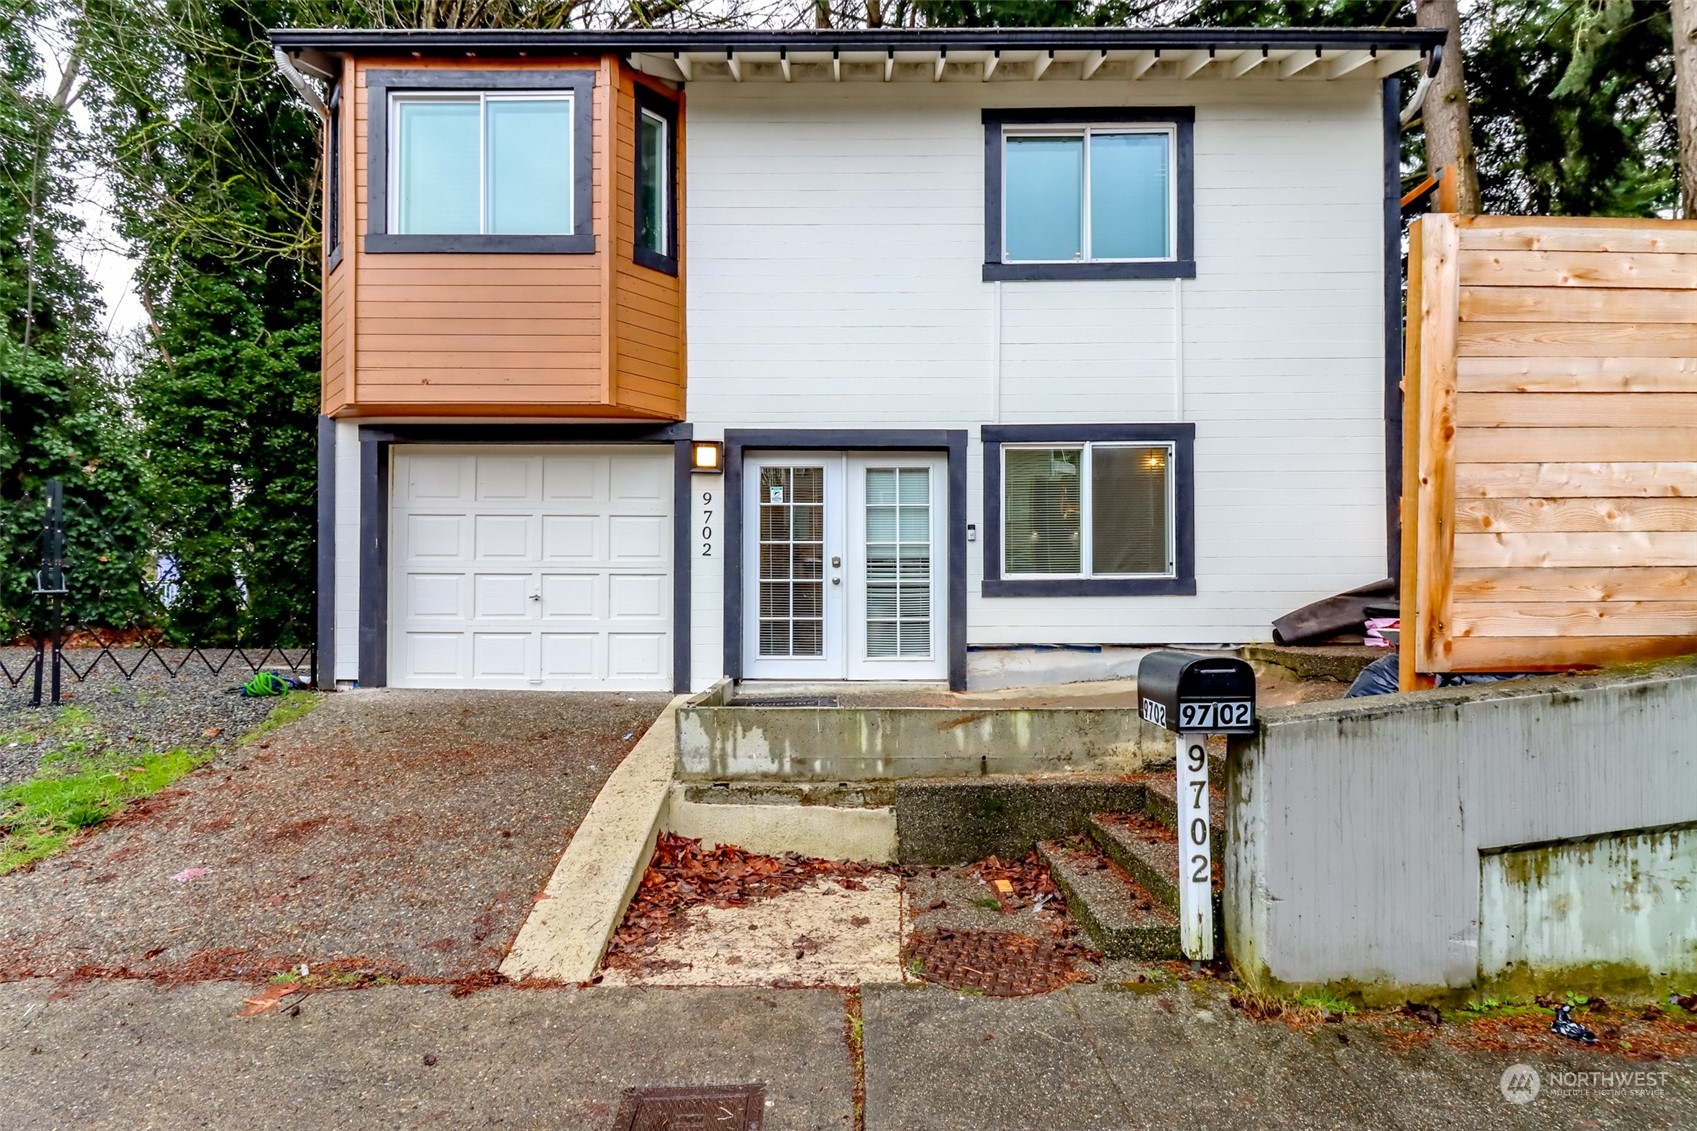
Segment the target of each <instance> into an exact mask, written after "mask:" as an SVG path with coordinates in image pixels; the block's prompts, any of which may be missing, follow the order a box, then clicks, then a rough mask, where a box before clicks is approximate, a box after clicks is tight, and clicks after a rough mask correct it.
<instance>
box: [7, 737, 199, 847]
mask: <svg viewBox="0 0 1697 1131" xmlns="http://www.w3.org/2000/svg"><path fill="white" fill-rule="evenodd" d="M211 757H212V755H211V754H210V753H205V752H198V751H191V750H170V751H166V752H165V753H163V754H134V755H123V754H110V755H107V756H105V757H101V758H94V759H90V760H88V761H86V762H84V763H83V764H81V765H79V766H76V767H75V768H63V766H64V759H63V758H60V759H56V760H55V764H54V765H52V766H44V767H43V768H42V769H41V770H40V771H38V772H37V773H36V775H35V776H34V777H33V778H31V779H30V780H29V781H26V782H23V783H21V784H19V785H13V786H7V787H6V788H5V789H0V875H5V874H6V873H8V872H14V871H17V870H18V869H19V868H24V867H27V866H29V865H31V864H34V863H35V862H36V861H37V860H45V859H46V858H47V857H49V856H52V855H53V854H54V853H56V852H58V851H60V850H61V849H63V848H64V847H65V846H66V845H67V844H69V843H70V842H71V838H72V837H73V836H75V835H76V834H77V833H78V832H80V831H82V830H83V829H87V828H92V827H94V826H95V825H98V824H100V823H101V822H102V821H106V820H109V819H110V818H112V817H113V816H116V815H117V814H118V813H120V812H122V811H123V808H124V806H125V805H127V804H128V803H129V802H131V801H134V800H136V799H137V798H141V797H146V796H148V795H149V794H152V793H157V792H159V791H160V790H161V789H164V788H165V787H166V786H168V785H170V784H171V783H172V782H174V781H176V780H177V779H178V778H180V777H182V776H183V775H184V774H186V773H188V772H189V771H190V770H192V769H194V768H195V767H196V766H199V765H201V764H202V763H203V762H205V761H207V759H209V758H211Z"/></svg>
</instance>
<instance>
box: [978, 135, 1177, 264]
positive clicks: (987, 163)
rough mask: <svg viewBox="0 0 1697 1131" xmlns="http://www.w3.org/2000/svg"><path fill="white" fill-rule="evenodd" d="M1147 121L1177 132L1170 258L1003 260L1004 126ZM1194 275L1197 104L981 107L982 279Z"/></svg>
mask: <svg viewBox="0 0 1697 1131" xmlns="http://www.w3.org/2000/svg"><path fill="white" fill-rule="evenodd" d="M1125 122H1151V123H1155V124H1161V125H1171V126H1173V127H1174V130H1175V132H1176V134H1177V137H1176V139H1175V148H1176V149H1177V152H1176V153H1175V154H1174V163H1175V164H1176V165H1177V179H1178V185H1177V189H1176V191H1175V192H1174V194H1173V196H1174V199H1175V202H1176V207H1177V209H1178V224H1177V227H1178V246H1177V247H1175V248H1174V249H1173V251H1174V257H1173V258H1172V259H1165V260H1159V261H1146V262H1139V263H1004V262H1002V134H1003V128H1004V127H1006V126H1032V125H1050V124H1059V123H1066V124H1069V125H1070V124H1073V123H1079V124H1083V125H1098V124H1100V125H1116V124H1120V123H1125ZM1194 278H1196V108H1195V107H1194V106H1074V107H1067V108H1062V109H1057V110H1024V109H1020V110H985V111H984V281H985V282H987V283H988V282H994V281H996V280H1010V281H1013V280H1030V279H1194Z"/></svg>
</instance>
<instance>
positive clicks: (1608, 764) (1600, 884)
mask: <svg viewBox="0 0 1697 1131" xmlns="http://www.w3.org/2000/svg"><path fill="white" fill-rule="evenodd" d="M1227 798H1228V814H1229V816H1228V820H1229V822H1230V836H1229V838H1228V841H1227V852H1226V899H1225V917H1226V923H1225V929H1226V940H1227V947H1228V951H1229V953H1230V954H1231V956H1232V960H1233V962H1234V963H1235V964H1236V965H1237V967H1238V969H1239V972H1240V973H1241V974H1242V975H1243V976H1244V977H1245V978H1246V979H1247V980H1249V981H1250V982H1251V983H1253V984H1257V985H1261V986H1263V987H1266V988H1278V987H1291V986H1296V985H1302V986H1313V985H1320V984H1330V985H1332V986H1334V987H1337V988H1343V989H1354V990H1359V991H1360V992H1361V993H1362V995H1363V996H1364V997H1366V998H1368V999H1370V1000H1372V999H1378V1000H1398V1001H1400V1000H1402V999H1403V998H1405V997H1408V996H1427V997H1432V998H1440V997H1446V996H1447V997H1455V996H1458V995H1461V994H1464V993H1465V992H1467V991H1469V990H1471V989H1472V988H1474V987H1476V986H1480V985H1484V984H1491V983H1493V982H1498V981H1508V982H1512V983H1513V984H1516V985H1519V986H1521V987H1523V988H1531V987H1533V986H1536V985H1540V984H1548V985H1551V987H1552V988H1574V989H1582V988H1593V989H1598V990H1602V989H1605V988H1612V989H1615V990H1617V991H1618V990H1620V989H1622V988H1632V987H1648V986H1651V985H1653V984H1655V983H1658V982H1660V981H1663V980H1666V979H1668V978H1669V977H1670V976H1672V975H1675V974H1678V973H1681V972H1683V973H1685V974H1687V975H1689V974H1691V973H1697V949H1694V948H1693V943H1694V941H1697V918H1694V914H1697V877H1691V876H1687V877H1685V878H1684V882H1683V883H1681V882H1679V877H1678V876H1677V875H1676V872H1677V870H1678V868H1679V866H1680V865H1679V861H1680V860H1681V859H1683V858H1684V855H1689V841H1688V840H1681V839H1679V838H1669V837H1666V836H1662V837H1659V838H1653V839H1652V841H1650V842H1646V841H1645V840H1644V838H1645V837H1646V836H1647V835H1649V834H1652V833H1665V832H1667V830H1668V829H1669V827H1670V826H1680V825H1685V824H1689V823H1691V822H1694V821H1697V663H1692V662H1690V661H1685V662H1680V663H1676V664H1670V665H1663V666H1660V667H1645V668H1637V669H1628V670H1624V671H1620V672H1615V673H1606V674H1602V675H1598V676H1594V677H1585V678H1580V679H1576V678H1566V679H1560V680H1552V679H1540V680H1528V681H1524V682H1514V683H1504V684H1495V685H1485V686H1481V687H1473V688H1465V689H1460V690H1443V691H1428V692H1418V693H1413V694H1408V695H1398V696H1386V697H1383V698H1378V699H1365V700H1354V701H1350V702H1349V703H1346V704H1338V703H1326V704H1313V705H1309V706H1302V707H1290V708H1280V709H1273V710H1269V711H1267V712H1266V714H1265V716H1264V721H1263V727H1262V731H1261V733H1260V735H1258V736H1256V737H1253V738H1247V739H1240V740H1234V741H1233V744H1232V749H1231V755H1230V758H1229V761H1228V767H1227ZM1586 841H1591V842H1595V847H1596V850H1594V851H1584V852H1575V851H1572V850H1571V848H1572V846H1573V845H1574V844H1575V843H1577V842H1586ZM1509 850H1512V851H1515V852H1516V853H1517V856H1516V858H1515V860H1514V861H1512V862H1511V864H1512V866H1511V867H1510V868H1508V869H1507V870H1506V871H1505V869H1504V868H1503V867H1501V866H1500V862H1497V863H1498V866H1497V867H1496V868H1495V869H1494V870H1490V869H1488V866H1487V864H1486V863H1484V862H1483V860H1484V857H1486V856H1494V855H1499V854H1502V853H1504V852H1505V851H1509ZM1682 854H1684V855H1682ZM1664 857H1665V860H1664V859H1663V858H1664ZM1499 873H1501V874H1502V875H1507V876H1511V878H1512V879H1513V880H1514V882H1515V887H1514V890H1513V891H1512V892H1510V893H1509V894H1508V895H1506V896H1505V894H1504V891H1505V889H1504V884H1503V882H1502V881H1500V880H1498V881H1494V889H1493V890H1494V891H1495V892H1496V895H1495V896H1494V897H1493V899H1492V900H1491V901H1490V903H1489V905H1488V907H1487V912H1486V914H1487V915H1488V916H1489V918H1488V919H1487V920H1486V921H1484V922H1483V923H1482V916H1481V905H1482V877H1483V876H1485V875H1487V874H1490V875H1493V876H1496V875H1498V874H1499ZM1646 878H1647V879H1648V880H1652V881H1654V884H1655V885H1656V886H1655V891H1654V893H1653V896H1651V895H1650V893H1649V889H1648V888H1641V887H1640V886H1638V885H1639V881H1640V880H1641V879H1646ZM1563 887H1565V888H1567V889H1570V890H1571V889H1574V888H1577V889H1581V890H1583V891H1584V892H1585V893H1586V896H1585V898H1586V899H1587V901H1588V903H1587V906H1586V907H1585V908H1584V916H1583V920H1582V921H1581V922H1580V923H1578V924H1577V925H1575V926H1572V927H1571V928H1570V929H1567V930H1563V931H1556V932H1551V933H1550V934H1549V935H1548V937H1547V942H1546V941H1540V938H1539V937H1538V936H1537V935H1535V934H1532V933H1529V932H1528V931H1527V929H1526V927H1525V925H1524V924H1525V921H1526V919H1527V913H1526V904H1527V900H1528V899H1531V900H1532V903H1533V906H1534V914H1533V918H1534V919H1536V920H1539V921H1542V920H1544V919H1547V918H1549V917H1552V916H1565V915H1568V914H1570V913H1573V914H1577V909H1576V908H1574V907H1572V906H1571V904H1564V903H1563V901H1562V900H1561V899H1560V898H1559V897H1560V896H1561V894H1562V891H1561V890H1560V889H1561V888H1563ZM1536 889H1547V890H1544V891H1543V892H1542V894H1539V895H1529V894H1528V892H1529V891H1533V890H1536ZM1641 897H1642V898H1641ZM1645 898H1651V899H1652V901H1653V904H1654V905H1653V907H1649V906H1648V905H1647V904H1646V903H1645V901H1644V900H1645ZM1611 904H1612V906H1611ZM1647 907H1648V910H1647ZM1515 916H1519V918H1518V919H1516V918H1515ZM1517 922H1518V923H1520V924H1521V925H1520V926H1517V925H1516V924H1517ZM1482 934H1483V935H1485V936H1487V937H1488V938H1490V939H1491V940H1492V942H1491V950H1492V954H1493V957H1492V959H1491V963H1492V966H1491V968H1490V969H1488V970H1482V969H1481V955H1480V940H1481V935H1482Z"/></svg>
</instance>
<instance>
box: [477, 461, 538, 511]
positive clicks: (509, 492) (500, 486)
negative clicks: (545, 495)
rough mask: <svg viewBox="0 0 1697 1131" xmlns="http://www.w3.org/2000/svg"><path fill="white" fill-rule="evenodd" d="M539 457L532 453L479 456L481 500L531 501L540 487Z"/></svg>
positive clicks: (478, 498)
mask: <svg viewBox="0 0 1697 1131" xmlns="http://www.w3.org/2000/svg"><path fill="white" fill-rule="evenodd" d="M535 462H536V461H535V460H534V459H532V458H530V457H528V456H509V457H502V456H478V457H477V501H478V502H480V503H493V502H505V503H516V502H531V501H532V500H533V499H534V498H535V495H534V494H533V491H535V489H536V487H537V486H539V485H538V484H535V483H533V482H532V480H534V479H535V478H536V470H537V469H536V468H535V467H534V464H535Z"/></svg>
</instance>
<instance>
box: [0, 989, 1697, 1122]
mask: <svg viewBox="0 0 1697 1131" xmlns="http://www.w3.org/2000/svg"><path fill="white" fill-rule="evenodd" d="M254 993H255V987H254V986H251V985H243V984H236V983H200V984H195V985H188V986H182V987H178V988H175V989H161V988H158V987H156V986H155V985H153V984H152V983H147V982H136V981H106V982H84V983H78V984H70V985H64V986H61V985H59V984H56V983H53V982H48V981H40V980H37V981H27V982H13V983H6V984H0V1126H4V1127H6V1128H8V1129H12V1128H38V1127H39V1128H54V1127H76V1128H79V1131H80V1129H94V1128H138V1127H148V1128H154V1127H157V1128H174V1127H188V1126H208V1127H241V1128H271V1127H276V1128H285V1127H286V1128H289V1129H291V1131H311V1129H316V1128H327V1129H328V1128H337V1129H340V1128H366V1127H373V1128H377V1127H383V1128H387V1127H417V1126H426V1125H430V1126H443V1127H467V1126H492V1127H560V1128H584V1129H589V1131H600V1129H606V1128H609V1127H610V1126H611V1123H612V1118H613V1113H614V1111H615V1109H616V1107H617V1105H618V1100H619V1095H620V1092H621V1090H622V1089H623V1088H624V1087H626V1086H628V1085H631V1084H636V1083H644V1084H648V1083H655V1084H690V1083H735V1082H745V1081H763V1082H764V1083H765V1085H766V1097H767V1099H768V1101H769V1105H768V1107H767V1109H766V1110H767V1120H766V1127H767V1128H768V1129H769V1131H789V1129H814V1128H817V1129H823V1128H836V1129H843V1131H855V1129H856V1126H857V1124H856V1110H855V1091H856V1084H857V1081H858V1080H863V1082H864V1088H865V1108H864V1126H865V1127H866V1128H867V1129H868V1131H886V1129H895V1128H904V1129H906V1128H911V1129H914V1131H920V1129H923V1131H954V1129H960V1131H968V1129H970V1131H996V1129H1002V1128H1006V1129H1015V1128H1019V1129H1023V1128H1141V1127H1163V1128H1210V1129H1212V1128H1236V1127H1242V1128H1245V1129H1250V1128H1253V1129H1256V1131H1260V1129H1264V1128H1314V1127H1339V1128H1343V1127H1351V1128H1353V1127H1392V1128H1404V1127H1406V1128H1434V1129H1438V1128H1443V1129H1446V1131H1448V1129H1459V1131H1465V1129H1471V1128H1496V1127H1524V1128H1528V1129H1531V1128H1537V1129H1539V1131H1542V1129H1545V1128H1554V1127H1574V1126H1584V1127H1595V1128H1610V1127H1622V1128H1627V1127H1630V1128H1663V1127H1665V1128H1675V1127H1691V1126H1697V1065H1694V1064H1690V1063H1678V1064H1670V1063H1665V1062H1664V1063H1660V1064H1655V1063H1651V1064H1642V1063H1640V1064H1628V1063H1627V1062H1624V1061H1621V1060H1618V1059H1615V1058H1612V1057H1609V1056H1606V1055H1603V1054H1599V1053H1596V1052H1594V1051H1590V1050H1586V1049H1583V1048H1579V1047H1577V1046H1563V1045H1560V1044H1557V1043H1556V1041H1555V1039H1554V1038H1551V1039H1550V1040H1549V1041H1548V1042H1545V1043H1544V1044H1541V1045H1538V1046H1537V1047H1533V1048H1530V1049H1523V1050H1520V1051H1516V1052H1486V1051H1475V1050H1464V1049H1461V1048H1457V1047H1453V1046H1451V1045H1450V1044H1448V1043H1447V1042H1445V1041H1444V1040H1443V1039H1442V1037H1440V1038H1439V1039H1437V1040H1434V1041H1431V1042H1430V1043H1426V1044H1424V1045H1416V1046H1415V1047H1413V1048H1411V1049H1401V1050H1399V1049H1396V1048H1393V1047H1392V1045H1391V1044H1390V1042H1389V1041H1388V1040H1387V1039H1386V1037H1385V1035H1384V1034H1383V1033H1381V1032H1379V1031H1378V1030H1375V1029H1373V1028H1371V1027H1369V1026H1366V1025H1358V1024H1354V1023H1344V1024H1341V1025H1324V1026H1320V1027H1317V1028H1314V1029H1309V1030H1305V1031H1297V1030H1291V1029H1287V1028H1285V1027H1284V1026H1282V1025H1279V1024H1276V1023H1261V1024H1257V1023H1254V1022H1250V1021H1247V1020H1245V1019H1243V1018H1241V1017H1239V1016H1237V1015H1236V1014H1235V1013H1233V1012H1232V1011H1231V1010H1230V1009H1229V1008H1228V1007H1225V1006H1224V1005H1223V1003H1221V1002H1219V1001H1218V1000H1217V999H1215V998H1212V997H1210V996H1207V995H1206V994H1198V993H1196V992H1193V990H1192V989H1191V988H1190V987H1188V986H1185V985H1177V986H1171V987H1168V988H1164V989H1162V990H1160V991H1158V992H1153V993H1146V994H1145V993H1128V992H1114V991H1112V990H1108V989H1103V988H1099V987H1094V986H1086V987H1078V988H1075V989H1072V990H1069V991H1063V992H1060V993H1055V994H1050V995H1048V996H1045V997H1037V998H1026V999H1021V1000H1016V1001H1001V1000H989V999H984V998H976V997H971V996H965V995H960V994H955V993H952V992H950V991H947V990H942V989H937V988H935V987H924V988H900V987H894V986H890V987H881V986H873V987H868V988H866V989H865V990H864V991H863V993H862V995H861V1001H860V1006H861V1010H862V1013H863V1018H864V1027H863V1033H864V1037H863V1040H864V1044H863V1050H864V1067H863V1069H861V1068H859V1067H857V1063H856V1059H857V1058H856V1056H855V1055H854V1043H853V1040H852V1037H851V1034H852V1032H853V1026H852V1024H851V1019H850V1018H851V1007H852V998H850V997H848V996H846V995H845V994H844V993H842V992H840V991H837V990H772V989H648V990H642V989H608V988H591V989H586V990H572V989H564V990H510V989H496V990H490V991H486V992H484V993H480V994H476V995H473V996H471V997H467V998H463V999H457V1000H456V999H453V998H451V997H449V996H448V994H447V993H446V992H445V990H444V988H443V987H440V986H433V987H419V986H390V987H383V988H377V989H367V990H357V991H346V992H321V993H318V994H315V995H313V996H309V997H307V998H306V999H305V1000H304V1001H302V1002H301V1008H300V1012H299V1014H298V1015H296V1016H290V1015H289V1014H288V1013H286V1012H283V1011H271V1012H266V1013H263V1014H260V1015H258V1016H255V1017H249V1018H238V1017H237V1016H236V1014H237V1011H238V1010H240V1009H241V1008H242V1003H243V999H244V998H247V997H251V996H253V995H254ZM1522 1062H1523V1063H1528V1064H1531V1065H1532V1066H1533V1067H1535V1068H1536V1069H1538V1070H1540V1071H1541V1072H1543V1073H1544V1080H1545V1084H1544V1089H1543V1092H1542V1094H1540V1095H1539V1096H1538V1097H1537V1098H1536V1099H1534V1100H1532V1101H1531V1102H1530V1103H1527V1104H1525V1105H1522V1106H1515V1105H1511V1104H1509V1103H1508V1102H1507V1101H1505V1100H1504V1099H1503V1096H1502V1094H1501V1093H1500V1092H1499V1090H1498V1083H1499V1080H1500V1079H1501V1077H1502V1074H1503V1071H1504V1069H1505V1068H1507V1067H1509V1066H1510V1065H1513V1064H1515V1063H1522ZM1640 1069H1647V1070H1651V1071H1665V1072H1666V1077H1665V1079H1664V1080H1662V1081H1659V1082H1656V1083H1654V1084H1651V1085H1649V1086H1647V1087H1644V1088H1643V1090H1642V1092H1641V1093H1640V1094H1629V1090H1628V1089H1625V1088H1620V1087H1613V1088H1611V1087H1607V1086H1604V1087H1601V1088H1594V1089H1591V1090H1588V1091H1584V1092H1582V1093H1581V1094H1578V1095H1555V1094H1553V1093H1554V1092H1555V1091H1556V1090H1558V1088H1559V1085H1560V1081H1559V1080H1558V1079H1557V1078H1556V1077H1555V1076H1554V1075H1552V1074H1553V1073H1554V1072H1556V1071H1573V1072H1593V1071H1605V1072H1606V1071H1610V1070H1614V1071H1623V1070H1624V1071H1633V1070H1640Z"/></svg>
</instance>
